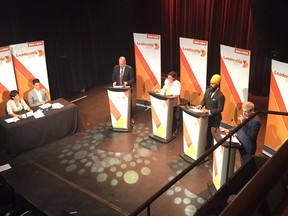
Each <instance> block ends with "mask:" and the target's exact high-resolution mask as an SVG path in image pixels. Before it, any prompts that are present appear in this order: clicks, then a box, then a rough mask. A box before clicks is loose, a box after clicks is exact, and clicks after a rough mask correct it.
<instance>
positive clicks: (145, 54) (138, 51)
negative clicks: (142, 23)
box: [133, 33, 161, 105]
mask: <svg viewBox="0 0 288 216" xmlns="http://www.w3.org/2000/svg"><path fill="white" fill-rule="evenodd" d="M133 35H134V49H135V64H136V80H137V82H136V97H137V104H138V105H141V103H140V104H139V103H138V102H139V101H149V100H150V97H149V93H148V91H152V90H154V89H160V88H161V49H160V47H161V46H160V44H161V40H160V35H156V34H141V33H134V34H133Z"/></svg>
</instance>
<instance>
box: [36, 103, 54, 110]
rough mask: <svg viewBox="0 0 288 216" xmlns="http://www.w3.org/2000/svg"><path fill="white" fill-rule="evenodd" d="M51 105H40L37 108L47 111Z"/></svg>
mask: <svg viewBox="0 0 288 216" xmlns="http://www.w3.org/2000/svg"><path fill="white" fill-rule="evenodd" d="M51 106H52V105H51V104H50V103H46V104H42V105H41V106H39V107H40V108H41V109H47V108H49V107H51Z"/></svg>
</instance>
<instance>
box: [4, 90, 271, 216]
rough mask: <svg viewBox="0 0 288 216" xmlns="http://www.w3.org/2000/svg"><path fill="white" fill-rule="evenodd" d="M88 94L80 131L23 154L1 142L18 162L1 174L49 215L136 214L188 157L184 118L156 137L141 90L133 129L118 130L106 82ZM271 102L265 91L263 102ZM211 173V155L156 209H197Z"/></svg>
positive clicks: (6, 158) (171, 211)
mask: <svg viewBox="0 0 288 216" xmlns="http://www.w3.org/2000/svg"><path fill="white" fill-rule="evenodd" d="M81 96H83V95H81ZM85 96H87V97H83V99H81V100H75V104H76V105H77V107H78V109H79V113H80V117H81V120H82V125H83V126H82V131H81V132H79V133H77V134H75V135H72V136H68V137H65V138H62V139H60V140H57V141H55V142H52V143H49V144H45V145H42V146H40V147H37V148H35V149H32V150H29V151H26V152H23V153H21V154H20V155H19V156H17V157H11V156H9V155H7V154H5V153H4V152H3V150H2V151H1V159H0V162H1V164H0V165H3V164H5V163H9V164H10V165H11V167H12V168H11V169H9V170H6V171H4V172H2V173H1V175H2V176H3V178H4V179H5V181H6V182H7V183H8V184H9V185H10V186H11V188H13V189H14V190H15V192H16V193H17V194H19V195H20V196H21V197H23V198H24V199H25V200H26V201H27V202H28V203H29V204H31V205H32V206H33V207H34V208H35V209H38V211H40V212H42V213H43V215H53V216H56V215H59V216H60V215H69V213H70V214H73V213H76V214H77V215H81V216H82V215H87V216H88V215H89V216H90V215H101V216H103V215H109V216H111V215H129V213H131V212H133V210H135V209H136V208H137V207H138V206H139V205H141V204H142V203H143V202H144V201H146V200H147V199H148V198H149V197H151V196H152V195H153V194H154V193H155V192H157V191H158V190H159V189H160V188H161V187H163V186H164V185H165V184H166V183H167V182H169V180H171V179H172V178H173V177H175V176H176V175H177V174H179V173H180V172H181V171H182V170H183V169H185V168H186V167H187V166H188V165H189V164H188V163H187V162H186V161H184V160H183V159H181V158H180V157H179V154H181V153H183V143H182V140H183V137H182V136H183V134H182V129H181V126H180V128H179V130H178V133H177V134H176V138H175V139H173V140H172V141H171V142H169V143H167V144H164V143H160V142H157V141H155V140H153V139H151V138H150V137H149V134H150V133H151V131H152V123H151V110H150V109H149V107H147V108H146V107H136V106H135V103H136V99H135V92H134V93H133V97H134V98H133V104H134V106H133V112H134V118H135V124H134V125H133V127H132V131H131V132H114V131H112V130H111V119H110V112H109V104H108V103H109V102H108V95H107V89H106V88H105V87H97V88H93V89H89V90H88V91H87V92H85ZM256 99H257V98H255V101H256ZM263 101H264V102H263ZM265 103H266V101H265V100H261V99H259V103H258V104H259V106H263V107H265V106H266V104H265ZM263 104H264V105H263ZM256 108H257V103H256ZM261 121H262V127H261V130H260V134H259V136H258V148H257V154H258V155H259V154H261V152H262V148H263V140H264V131H265V121H266V118H265V116H263V117H262V118H261ZM236 160H237V161H236V164H235V171H236V170H237V169H238V168H239V167H240V161H239V154H238V153H237V156H236ZM211 180H212V158H210V160H209V161H207V162H206V163H203V164H201V165H200V166H198V167H196V168H195V169H193V170H192V171H191V172H190V173H189V174H188V175H186V176H185V177H184V178H183V179H182V180H181V181H179V182H177V183H176V184H175V185H174V186H173V187H172V188H170V189H169V190H168V191H167V192H166V193H164V194H163V195H162V196H161V197H160V198H159V199H157V200H156V201H155V202H154V203H153V205H152V206H151V215H194V213H195V212H196V210H197V208H199V207H201V205H202V204H204V203H205V201H206V200H208V199H209V198H210V197H211V193H210V191H209V190H208V187H207V184H209V183H211ZM140 215H146V212H145V211H143V212H142V213H141V214H140Z"/></svg>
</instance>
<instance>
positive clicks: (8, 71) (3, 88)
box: [0, 46, 18, 116]
mask: <svg viewBox="0 0 288 216" xmlns="http://www.w3.org/2000/svg"><path fill="white" fill-rule="evenodd" d="M12 90H18V89H17V83H16V79H15V74H14V68H13V62H12V56H11V51H10V47H9V46H4V47H0V116H4V115H6V112H5V108H6V103H7V101H8V100H9V99H10V96H9V94H10V91H12Z"/></svg>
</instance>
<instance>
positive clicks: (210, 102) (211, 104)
mask: <svg viewBox="0 0 288 216" xmlns="http://www.w3.org/2000/svg"><path fill="white" fill-rule="evenodd" d="M211 93H212V91H211V89H210V88H209V89H207V90H206V92H205V94H204V98H203V100H202V101H201V105H202V107H203V106H205V108H206V109H208V110H210V112H211V114H212V115H211V116H210V117H209V122H210V126H211V127H219V125H220V123H221V120H222V115H221V112H222V111H223V109H224V103H225V97H224V95H223V93H222V92H221V91H220V90H219V89H218V90H216V92H215V94H214V95H213V97H212V98H211Z"/></svg>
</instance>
